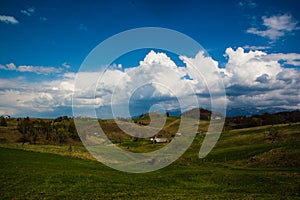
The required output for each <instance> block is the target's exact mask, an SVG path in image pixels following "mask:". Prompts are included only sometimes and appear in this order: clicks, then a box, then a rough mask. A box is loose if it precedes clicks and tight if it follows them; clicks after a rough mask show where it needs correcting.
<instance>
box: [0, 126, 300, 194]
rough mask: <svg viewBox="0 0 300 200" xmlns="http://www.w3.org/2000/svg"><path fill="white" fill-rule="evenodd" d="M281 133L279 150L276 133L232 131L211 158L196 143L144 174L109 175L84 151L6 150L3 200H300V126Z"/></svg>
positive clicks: (1, 154) (0, 188)
mask: <svg viewBox="0 0 300 200" xmlns="http://www.w3.org/2000/svg"><path fill="white" fill-rule="evenodd" d="M276 128H277V129H278V131H279V136H278V138H276V140H275V142H274V143H272V142H271V141H270V140H269V139H268V138H266V136H265V132H266V131H267V130H269V129H270V126H262V127H256V128H247V129H239V130H231V131H225V132H224V133H222V136H221V138H220V140H219V142H218V143H217V145H216V147H215V148H214V149H213V151H212V152H211V153H210V154H209V155H208V156H207V157H205V158H204V159H199V158H198V157H197V156H198V151H199V148H200V146H201V142H202V140H203V137H204V136H203V135H202V136H197V137H196V138H195V140H194V143H193V144H192V145H191V147H190V148H189V149H188V151H187V152H186V153H185V154H184V155H183V156H182V157H181V158H179V159H178V160H177V161H175V162H174V163H172V164H171V165H170V166H168V167H166V168H164V169H161V170H158V171H155V172H150V173H145V174H130V173H125V172H119V171H116V170H113V169H110V168H108V167H106V166H105V165H103V164H101V163H99V162H97V161H95V160H93V159H92V157H91V156H89V154H88V152H86V150H85V149H84V147H82V146H71V149H70V145H60V146H58V145H53V146H50V145H29V144H25V145H21V144H7V143H3V144H1V148H0V159H1V162H0V169H1V174H0V177H1V178H0V193H1V198H2V199H62V198H63V199H300V192H299V191H300V161H299V160H300V159H299V155H300V148H299V147H300V140H299V136H300V125H299V124H298V125H297V124H294V125H291V124H290V125H278V126H276ZM136 144H139V145H136ZM122 145H124V147H125V146H126V145H132V148H134V146H137V147H136V148H137V149H138V148H139V147H138V146H143V145H144V146H145V147H144V149H147V148H148V149H150V148H152V145H153V144H151V143H149V142H148V143H147V142H146V141H145V140H140V141H137V142H135V143H134V142H132V141H131V142H130V140H125V141H124V143H123V144H120V146H122ZM47 152H48V153H47Z"/></svg>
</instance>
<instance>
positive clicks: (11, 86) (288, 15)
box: [0, 0, 300, 117]
mask: <svg viewBox="0 0 300 200" xmlns="http://www.w3.org/2000/svg"><path fill="white" fill-rule="evenodd" d="M299 11H300V2H299V1H296V0H287V1H252V0H246V1H245V0H237V1H226V2H225V1H215V0H211V1H137V0H136V1H134V0H132V1H80V0H79V1H74V2H73V1H64V0H63V1H56V0H52V1H30V0H26V1H25V0H24V1H20V0H15V1H14V0H12V1H11V0H9V1H5V0H4V1H3V0H2V1H1V6H0V33H1V37H0V96H1V99H2V102H0V114H9V115H13V116H26V115H29V116H31V115H33V116H36V117H53V116H58V115H71V114H72V113H71V100H70V98H71V96H72V94H71V92H70V91H72V89H71V88H72V84H73V82H72V81H73V79H74V77H75V76H76V73H77V72H78V69H79V67H80V65H81V63H82V62H83V60H84V59H85V57H86V56H87V55H88V54H89V52H90V51H91V50H92V49H93V48H94V47H95V46H97V45H98V44H99V43H100V42H102V41H104V40H105V39H107V38H108V37H111V36H113V35H115V34H117V33H119V32H122V31H125V30H129V29H133V28H139V27H163V28H168V29H173V30H176V31H179V32H181V33H184V34H186V35H188V36H190V37H191V38H193V39H194V40H196V41H197V42H198V43H200V44H201V45H202V46H203V47H204V48H205V49H206V50H207V52H208V53H209V56H210V58H211V59H213V60H214V61H217V62H218V68H223V69H225V70H224V71H222V73H223V74H224V83H225V89H226V93H227V96H228V108H229V110H232V109H234V108H245V107H249V109H252V110H253V109H254V110H256V109H258V110H264V109H271V108H272V109H274V108H275V109H277V108H278V110H280V109H299V108H300V104H299V95H298V94H299V65H300V64H299V61H300V60H299V59H300V57H299V55H300V46H299V41H300V23H299V21H300V12H299ZM238 48H240V50H239V51H238ZM241 48H242V49H243V51H242V50H241ZM149 51H150V50H149ZM249 51H253V52H256V53H253V54H251V53H250V54H248V53H249ZM259 52H264V53H265V54H266V55H261V53H259ZM224 54H227V56H224ZM146 55H147V53H145V54H142V53H140V54H137V55H135V56H133V57H130V59H123V60H121V61H122V62H123V63H121V64H122V65H123V66H131V65H132V67H137V66H138V65H139V62H140V61H142V60H143V59H144V58H145V57H146ZM251 55H252V56H254V58H257V59H259V60H260V62H259V63H253V59H252V60H251V59H250V57H251ZM168 56H170V55H168ZM249 56H250V57H249ZM171 57H172V56H171ZM246 57H247V58H249V59H248V60H246V61H245V59H243V60H240V59H241V58H246ZM251 58H252V57H251ZM172 59H173V60H174V59H175V58H174V57H172ZM229 60H230V61H231V62H229ZM242 61H243V62H242ZM175 63H176V64H177V65H178V66H180V65H181V64H182V63H183V62H182V61H181V60H180V59H178V58H177V61H176V60H175ZM241 63H243V64H242V65H243V66H240V65H241ZM253 65H255V66H260V65H261V66H262V67H258V68H257V69H256V70H253V69H254V68H255V67H252V66H253ZM268 65H273V68H270V69H269V68H266V66H268ZM244 66H246V67H244ZM242 67H244V71H246V72H247V70H248V71H249V75H245V76H244V75H243V74H242V73H241V72H240V71H239V70H238V69H240V68H242ZM287 69H290V70H287ZM248 76H249V77H251V76H253V77H254V78H252V79H249V80H248V82H247V80H246V81H245V83H241V80H243V78H244V79H245V77H248ZM131 78H133V77H131ZM253 80H254V81H255V82H256V83H255V84H251V81H252V82H253ZM258 83H259V84H261V85H259V84H258ZM297 89H298V90H297ZM58 91H60V92H58ZM245 91H249V93H247V94H245V93H244V92H245ZM259 91H264V92H263V94H264V95H265V96H263V94H262V93H261V92H259ZM297 93H298V94H297ZM249 94H251V95H249ZM273 97H274V98H273ZM256 101H257V102H264V103H256ZM141 112H142V111H141ZM247 113H248V111H247Z"/></svg>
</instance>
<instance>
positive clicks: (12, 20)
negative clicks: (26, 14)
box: [0, 15, 19, 24]
mask: <svg viewBox="0 0 300 200" xmlns="http://www.w3.org/2000/svg"><path fill="white" fill-rule="evenodd" d="M0 22H4V23H7V24H18V23H19V22H18V20H16V18H15V17H13V16H7V15H0Z"/></svg>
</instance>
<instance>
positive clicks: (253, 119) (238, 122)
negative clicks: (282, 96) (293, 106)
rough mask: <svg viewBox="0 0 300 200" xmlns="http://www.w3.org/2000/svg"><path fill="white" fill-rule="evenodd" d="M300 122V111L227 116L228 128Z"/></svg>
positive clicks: (226, 124)
mask: <svg viewBox="0 0 300 200" xmlns="http://www.w3.org/2000/svg"><path fill="white" fill-rule="evenodd" d="M295 122H300V111H291V112H279V113H275V114H270V113H263V114H261V115H252V116H249V117H246V116H238V117H228V118H226V123H225V126H226V128H228V129H230V128H233V129H235V128H248V127H254V126H263V125H275V124H284V123H295Z"/></svg>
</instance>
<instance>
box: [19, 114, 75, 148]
mask: <svg viewBox="0 0 300 200" xmlns="http://www.w3.org/2000/svg"><path fill="white" fill-rule="evenodd" d="M17 129H18V131H19V132H20V133H21V135H22V136H21V138H20V139H19V142H22V143H23V144H24V143H25V142H29V143H31V144H36V143H37V142H38V141H39V142H40V143H47V144H65V143H67V142H68V141H69V140H80V138H79V136H78V134H77V131H76V127H75V124H74V121H73V119H71V118H68V117H58V118H56V119H54V120H43V119H39V120H33V119H30V118H29V117H27V118H25V119H22V120H19V122H18V125H17Z"/></svg>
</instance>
